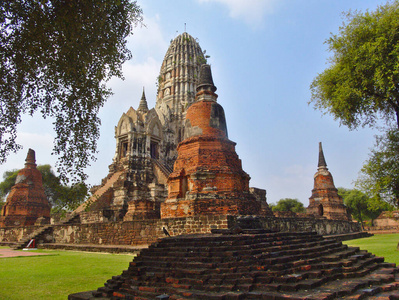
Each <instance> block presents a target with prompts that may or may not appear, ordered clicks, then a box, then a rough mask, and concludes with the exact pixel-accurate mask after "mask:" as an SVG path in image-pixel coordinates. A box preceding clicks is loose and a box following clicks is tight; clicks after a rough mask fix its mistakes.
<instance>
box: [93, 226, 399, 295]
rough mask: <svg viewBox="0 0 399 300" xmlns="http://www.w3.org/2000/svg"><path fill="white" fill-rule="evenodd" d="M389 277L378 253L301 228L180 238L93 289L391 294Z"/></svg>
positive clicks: (396, 285)
mask: <svg viewBox="0 0 399 300" xmlns="http://www.w3.org/2000/svg"><path fill="white" fill-rule="evenodd" d="M196 243H198V247H196V246H195V245H196ZM397 274H398V270H397V268H396V266H395V265H394V264H390V263H385V262H383V258H380V257H376V256H374V255H372V254H371V253H369V252H367V251H362V250H359V248H350V247H347V246H346V245H343V244H342V243H341V242H337V241H336V240H334V239H323V238H322V237H320V236H315V235H313V234H309V233H304V234H301V235H299V236H297V235H296V234H286V233H281V234H277V233H268V234H265V233H262V234H259V235H256V234H255V235H248V234H242V235H236V236H234V235H223V236H222V235H221V236H219V235H218V236H216V237H212V236H209V235H204V236H195V237H192V236H186V237H181V238H165V239H162V240H159V241H158V242H157V243H156V244H155V245H152V246H150V247H149V248H148V249H146V250H143V251H142V252H141V253H140V254H139V255H138V256H137V257H136V258H135V259H134V260H133V261H132V262H131V263H130V265H129V269H128V270H126V271H124V272H123V273H122V275H121V276H120V277H116V278H112V279H111V280H109V281H107V282H106V283H105V285H104V287H102V288H100V289H98V291H97V292H98V293H100V295H101V296H106V297H109V298H111V297H112V299H156V297H158V296H160V295H168V296H169V298H168V299H334V298H335V299H337V298H339V299H361V298H363V299H364V298H367V297H371V296H372V297H374V295H377V294H378V293H388V294H389V293H391V294H392V293H395V292H396V290H397V289H399V278H397ZM111 294H112V295H111ZM351 296H353V297H355V296H356V297H358V298H347V297H351ZM165 297H167V296H165ZM345 297H346V298H345Z"/></svg>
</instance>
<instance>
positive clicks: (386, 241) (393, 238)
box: [343, 233, 399, 265]
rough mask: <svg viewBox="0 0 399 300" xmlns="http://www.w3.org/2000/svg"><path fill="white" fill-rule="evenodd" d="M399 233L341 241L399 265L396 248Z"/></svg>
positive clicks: (398, 252) (398, 253) (398, 255)
mask: <svg viewBox="0 0 399 300" xmlns="http://www.w3.org/2000/svg"><path fill="white" fill-rule="evenodd" d="M398 242H399V233H396V234H376V235H374V236H371V237H368V238H363V239H356V240H350V241H345V242H343V243H344V244H347V245H348V246H351V247H360V249H362V250H367V251H368V252H371V253H373V254H375V255H376V256H383V257H384V258H385V261H386V262H390V263H396V265H399V251H398V250H397V246H398Z"/></svg>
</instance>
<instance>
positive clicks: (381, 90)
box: [310, 0, 399, 205]
mask: <svg viewBox="0 0 399 300" xmlns="http://www.w3.org/2000/svg"><path fill="white" fill-rule="evenodd" d="M326 43H327V44H328V46H329V50H330V51H331V52H333V56H332V57H331V59H330V66H329V67H328V68H327V69H326V70H324V71H323V72H322V73H321V74H319V75H318V76H317V77H316V78H315V79H314V80H313V82H312V84H311V91H312V98H311V101H310V102H311V103H313V105H314V107H315V108H316V109H320V110H321V111H323V112H324V113H329V114H331V115H332V116H333V117H334V118H335V119H336V120H339V121H340V123H341V124H343V125H346V126H348V128H349V129H356V128H358V127H359V126H370V127H374V128H381V126H380V125H381V124H384V123H385V125H387V126H388V127H387V128H389V129H384V134H383V135H382V136H380V137H379V138H377V143H378V144H379V145H378V147H377V148H376V149H375V150H373V152H372V154H371V158H370V159H369V160H368V161H367V162H366V164H365V165H364V167H363V169H362V173H363V176H362V180H363V181H364V182H367V184H362V186H363V187H367V189H365V190H364V191H365V192H367V193H370V192H371V193H372V194H374V195H379V196H380V199H384V200H388V201H389V202H390V203H395V204H396V205H398V204H399V197H398V196H399V173H398V168H396V165H397V163H395V162H394V161H395V160H397V158H398V157H399V143H398V139H396V138H395V137H394V135H395V132H397V130H399V1H398V0H395V1H391V2H388V3H387V4H385V5H382V6H379V7H378V8H377V9H376V10H375V11H372V12H369V11H367V12H365V13H360V12H349V13H347V14H346V20H345V21H344V23H343V25H342V26H341V27H340V29H339V32H338V34H332V36H331V37H330V38H329V39H328V40H327V41H326ZM388 148H389V150H388Z"/></svg>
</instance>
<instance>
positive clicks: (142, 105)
mask: <svg viewBox="0 0 399 300" xmlns="http://www.w3.org/2000/svg"><path fill="white" fill-rule="evenodd" d="M137 111H139V112H141V113H146V112H147V111H148V105H147V99H146V98H145V93H144V87H143V95H142V96H141V100H140V104H139V108H138V109H137Z"/></svg>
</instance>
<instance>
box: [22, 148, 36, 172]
mask: <svg viewBox="0 0 399 300" xmlns="http://www.w3.org/2000/svg"><path fill="white" fill-rule="evenodd" d="M32 166H33V167H36V154H35V151H34V150H32V149H30V148H29V150H28V155H27V156H26V159H25V167H32Z"/></svg>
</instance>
